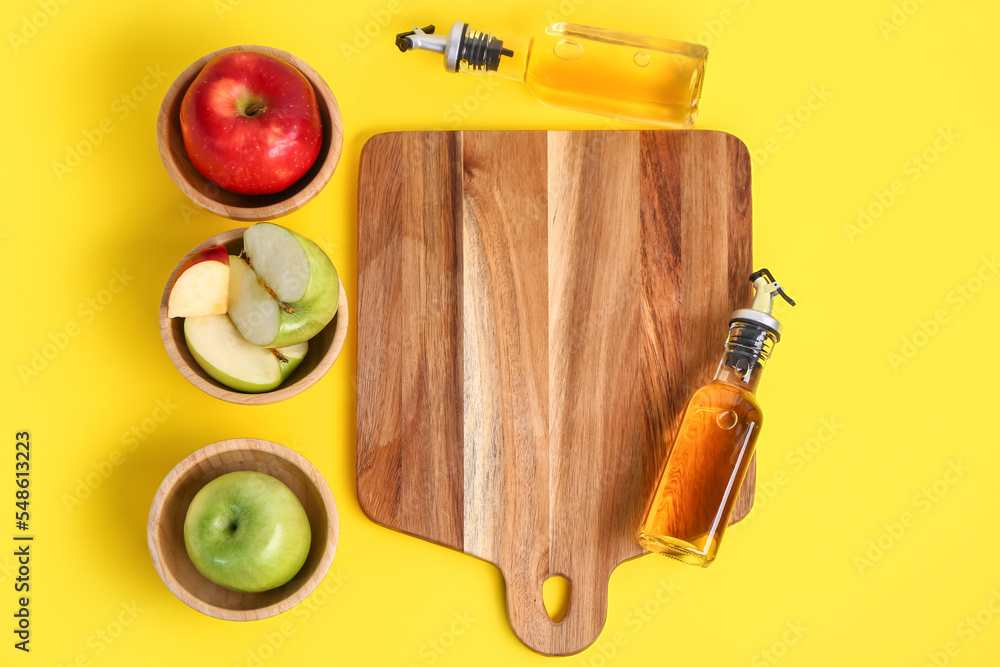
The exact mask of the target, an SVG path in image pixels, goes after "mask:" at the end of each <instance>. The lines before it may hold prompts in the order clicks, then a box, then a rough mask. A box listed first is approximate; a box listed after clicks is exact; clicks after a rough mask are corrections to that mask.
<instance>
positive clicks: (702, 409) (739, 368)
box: [639, 269, 795, 567]
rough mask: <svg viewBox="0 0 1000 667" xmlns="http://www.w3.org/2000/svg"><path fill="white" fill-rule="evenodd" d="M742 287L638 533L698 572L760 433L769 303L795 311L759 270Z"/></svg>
mask: <svg viewBox="0 0 1000 667" xmlns="http://www.w3.org/2000/svg"><path fill="white" fill-rule="evenodd" d="M750 281H751V282H752V283H753V286H754V289H755V290H756V295H755V296H754V300H753V305H751V307H750V308H743V309H740V310H737V311H735V312H734V313H733V316H732V319H731V320H730V322H729V338H728V339H727V340H726V349H725V353H724V354H723V356H722V360H721V361H720V362H719V368H718V370H717V371H716V372H715V379H713V380H712V382H711V383H709V384H707V385H705V386H704V387H702V388H701V389H699V390H698V391H696V392H695V394H694V396H692V397H691V400H690V402H689V403H688V405H687V408H686V410H685V411H684V417H683V418H682V420H681V425H680V428H678V430H677V437H676V439H675V440H674V444H673V447H672V448H671V449H670V451H669V452H668V453H667V462H666V465H665V466H664V469H663V473H662V475H661V476H660V481H659V484H658V485H657V488H656V492H655V493H654V495H653V498H652V500H651V502H650V506H649V510H648V511H647V514H646V517H645V519H644V520H643V522H642V527H641V529H640V530H639V543H640V544H641V545H642V546H643V548H645V549H646V550H648V551H652V552H654V553H660V554H663V555H665V556H670V557H672V558H676V559H677V560H680V561H683V562H685V563H689V564H691V565H700V566H701V567H708V566H709V565H710V564H711V563H712V561H714V560H715V557H716V554H717V553H718V550H719V543H720V542H721V541H722V536H723V534H724V533H725V531H726V526H727V525H728V524H729V519H730V516H731V515H732V513H733V505H734V504H735V502H736V497H737V496H738V495H739V490H740V485H741V484H742V483H743V477H744V476H745V475H746V472H747V466H749V464H750V458H751V456H752V455H753V450H754V445H755V444H756V442H757V436H758V434H759V433H760V427H761V420H762V414H761V409H760V404H758V403H757V397H756V395H755V392H756V390H757V384H758V383H759V382H760V375H761V372H762V371H763V370H764V364H765V363H766V362H767V359H768V357H770V356H771V349H772V347H773V346H774V344H775V343H777V342H778V340H779V338H780V337H781V323H780V322H778V320H776V319H775V318H774V317H773V316H772V315H771V307H772V301H773V298H774V295H775V294H778V295H780V296H781V297H782V298H784V299H785V300H786V301H788V303H790V304H792V305H793V306H794V305H795V302H794V301H792V300H791V299H790V298H789V297H788V295H786V294H785V293H784V291H782V289H781V286H780V285H778V283H777V282H775V280H774V277H773V276H772V275H771V273H770V272H769V271H768V270H767V269H761V270H760V271H757V272H756V273H754V274H753V275H751V276H750Z"/></svg>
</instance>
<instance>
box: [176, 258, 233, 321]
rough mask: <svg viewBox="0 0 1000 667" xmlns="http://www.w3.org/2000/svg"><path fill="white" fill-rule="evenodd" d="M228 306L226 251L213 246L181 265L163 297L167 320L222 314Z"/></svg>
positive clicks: (227, 263) (227, 262)
mask: <svg viewBox="0 0 1000 667" xmlns="http://www.w3.org/2000/svg"><path fill="white" fill-rule="evenodd" d="M228 305H229V252H228V251H227V250H226V246H224V245H217V246H215V247H214V248H205V249H204V250H200V251H198V252H196V253H195V254H193V255H192V256H191V257H190V258H189V259H188V261H186V262H184V265H183V266H182V267H181V269H180V271H178V272H177V278H176V279H175V280H174V285H173V287H171V288H170V296H169V297H168V298H167V317H194V316H197V315H224V314H225V313H226V309H227V308H228Z"/></svg>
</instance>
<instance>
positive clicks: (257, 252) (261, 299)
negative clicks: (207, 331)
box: [229, 222, 340, 347]
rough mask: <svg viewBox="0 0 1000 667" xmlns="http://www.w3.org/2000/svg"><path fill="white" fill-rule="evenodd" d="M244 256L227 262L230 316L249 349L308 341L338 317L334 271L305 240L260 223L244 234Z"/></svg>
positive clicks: (292, 233) (338, 291) (338, 288)
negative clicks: (248, 344) (250, 347)
mask: <svg viewBox="0 0 1000 667" xmlns="http://www.w3.org/2000/svg"><path fill="white" fill-rule="evenodd" d="M243 252H244V255H245V259H244V258H243V257H242V256H241V257H231V258H230V278H229V316H230V317H231V318H232V320H233V324H235V325H236V328H237V329H239V332H240V333H241V334H243V337H244V338H246V339H247V340H248V341H250V342H251V343H253V344H254V345H261V346H264V347H281V346H284V345H295V344H296V343H301V342H303V341H307V340H309V339H310V338H312V337H313V336H315V335H316V334H317V333H319V331H320V330H321V329H322V328H323V327H325V326H326V325H327V324H329V323H330V320H332V319H333V316H334V315H336V314H337V305H338V302H339V300H340V281H339V278H338V276H337V269H336V268H334V266H333V262H331V261H330V258H329V257H327V255H326V253H325V252H323V249H322V248H320V247H319V246H318V245H316V244H315V243H313V242H312V241H310V240H309V239H307V238H304V237H302V236H299V235H298V234H296V233H295V232H293V231H292V230H290V229H285V228H284V227H281V226H279V225H275V224H273V223H270V222H261V223H257V224H256V225H253V226H252V227H250V228H249V229H247V230H246V231H245V232H244V233H243Z"/></svg>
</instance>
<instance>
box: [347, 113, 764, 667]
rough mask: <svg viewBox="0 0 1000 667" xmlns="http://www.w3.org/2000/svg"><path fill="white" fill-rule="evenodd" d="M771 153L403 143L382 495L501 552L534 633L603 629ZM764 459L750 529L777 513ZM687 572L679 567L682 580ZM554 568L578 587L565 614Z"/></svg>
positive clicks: (407, 514) (384, 337)
mask: <svg viewBox="0 0 1000 667" xmlns="http://www.w3.org/2000/svg"><path fill="white" fill-rule="evenodd" d="M752 271H753V267H752V266H751V218H750V156H749V153H748V151H747V148H746V146H745V145H743V143H741V142H740V141H739V140H738V139H736V138H735V137H733V136H731V135H728V134H724V133H721V132H706V131H684V132H682V131H668V130H651V131H631V132H629V131H624V132H621V131H619V132H610V131H609V132H597V131H591V132H396V133H390V134H381V135H377V136H375V137H372V138H371V139H370V140H369V141H368V142H367V144H366V145H365V147H364V150H363V152H362V156H361V170H360V178H359V192H358V458H357V464H358V469H357V475H358V499H359V501H360V503H361V507H362V509H363V510H364V511H365V513H366V514H367V515H368V516H369V517H371V518H372V519H373V520H374V521H376V522H378V523H380V524H383V525H385V526H388V527H390V528H394V529H396V530H401V531H403V532H406V533H410V534H412V535H416V536H418V537H422V538H425V539H428V540H431V541H433V542H437V543H439V544H443V545H445V546H449V547H452V548H455V549H458V550H460V551H464V552H465V553H468V554H472V555H474V556H478V557H479V558H483V559H485V560H487V561H489V562H491V563H495V564H496V565H497V567H499V568H500V570H501V571H502V573H503V576H504V580H505V582H506V587H507V615H508V618H509V619H510V623H511V626H512V627H513V629H514V632H515V633H516V634H517V636H518V637H519V638H520V639H521V641H523V642H524V643H525V644H527V645H528V646H529V647H531V648H532V649H534V650H536V651H539V652H541V653H546V654H551V655H564V654H570V653H575V652H577V651H581V650H583V649H584V648H586V647H587V646H588V645H589V644H590V643H591V642H593V641H594V640H595V639H597V637H598V635H599V634H600V632H601V629H602V627H603V626H604V622H605V618H606V615H607V595H608V579H609V577H610V575H611V571H612V570H613V569H614V568H615V567H616V566H617V565H618V564H619V563H621V562H622V561H624V560H627V559H629V558H632V557H634V556H638V555H640V554H641V553H643V552H642V550H641V549H640V547H639V546H638V543H637V541H636V532H637V530H638V527H639V523H640V520H641V517H642V513H643V511H644V509H645V506H646V503H647V501H648V499H649V496H650V495H651V493H652V490H653V486H654V484H655V482H656V479H657V477H658V473H659V470H660V467H661V466H662V464H663V462H664V459H665V457H666V453H667V448H668V446H669V444H670V443H671V442H672V439H673V434H674V432H675V429H676V427H677V425H678V421H679V419H680V416H681V413H682V411H683V409H684V406H685V404H686V401H687V399H688V397H689V396H690V395H691V393H692V392H693V391H694V390H695V389H697V388H698V387H699V386H701V385H702V384H704V383H706V382H708V381H709V380H711V378H712V376H713V374H714V372H715V367H716V365H717V363H718V360H719V358H720V356H721V353H722V348H723V342H724V341H725V337H726V332H727V331H728V323H729V316H730V313H731V312H732V311H733V310H735V309H737V308H742V307H746V306H747V304H749V303H750V297H751V291H752V290H751V286H750V282H749V280H748V277H749V275H750V273H751V272H752ZM754 481H755V468H754V465H753V464H751V469H750V472H749V473H748V474H747V478H746V481H745V483H744V485H743V489H742V492H741V495H740V499H739V501H738V502H737V505H736V510H735V513H734V520H738V519H740V518H742V517H743V516H745V515H746V513H747V512H748V511H749V510H750V506H751V505H752V503H753V489H754ZM675 567H682V566H681V565H679V564H676V563H674V562H673V561H669V560H664V561H663V568H664V570H669V569H671V568H675ZM551 575H561V576H564V577H566V578H567V579H569V581H570V585H571V594H570V602H569V607H568V610H567V612H566V615H565V617H564V618H563V620H562V621H561V622H560V623H555V622H553V621H552V620H551V619H550V618H549V616H548V614H547V613H546V611H545V608H544V605H543V602H542V584H543V582H544V581H545V580H546V579H547V578H548V577H549V576H551Z"/></svg>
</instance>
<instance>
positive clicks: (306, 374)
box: [160, 228, 348, 405]
mask: <svg viewBox="0 0 1000 667" xmlns="http://www.w3.org/2000/svg"><path fill="white" fill-rule="evenodd" d="M244 229H245V228H241V229H231V230H229V231H228V232H223V233H221V234H217V235H216V236H213V237H212V238H210V239H208V240H207V241H205V242H204V243H202V244H200V245H199V246H198V247H196V248H195V249H194V250H192V251H191V252H189V253H188V254H187V255H185V257H184V259H182V260H181V261H180V262H179V263H178V264H177V266H176V267H174V271H173V273H171V274H170V279H169V280H167V285H166V287H164V288H163V296H162V297H161V298H160V337H161V338H162V339H163V346H164V347H165V348H166V349H167V355H168V356H169V357H170V361H172V362H174V366H176V367H177V370H179V371H180V372H181V375H183V376H184V377H186V378H187V379H188V380H189V381H190V382H191V384H193V385H194V386H196V387H198V388H199V389H201V390H202V391H204V392H205V393H206V394H211V395H212V396H215V397H216V398H221V399H222V400H224V401H229V402H230V403H239V404H241V405H265V404H268V403H277V402H278V401H283V400H285V399H286V398H291V397H292V396H295V395H297V394H299V393H301V392H303V391H305V390H306V389H308V388H309V387H311V386H313V385H314V384H316V382H317V381H318V380H319V379H320V378H321V377H323V375H325V374H326V372H327V371H328V370H330V368H331V367H332V366H333V362H334V361H336V360H337V356H338V355H339V354H340V350H341V349H342V348H343V347H344V341H345V340H346V339H347V319H348V315H347V292H345V291H344V283H343V282H341V283H340V303H339V305H338V306H337V314H336V315H334V317H333V319H332V320H331V321H330V323H329V324H327V325H326V326H325V327H324V328H323V330H322V331H320V332H319V333H318V334H316V335H315V336H314V337H313V338H312V339H311V340H310V341H309V351H308V352H306V358H305V359H303V360H302V363H300V364H299V366H298V368H296V369H295V371H294V372H293V373H292V374H291V375H289V376H288V378H286V379H285V381H284V382H282V383H281V386H279V387H278V388H277V389H273V390H271V391H268V392H265V393H263V394H245V393H243V392H240V391H235V390H233V389H230V388H229V387H227V386H225V385H224V384H222V383H220V382H219V381H217V380H215V379H214V378H213V377H212V376H211V375H209V374H208V373H206V372H205V371H204V370H202V368H201V366H199V365H198V362H197V361H195V360H194V357H193V356H192V355H191V351H190V350H189V349H188V346H187V341H185V340H184V318H183V317H175V318H173V319H171V318H169V317H167V300H168V299H169V297H170V288H171V287H172V286H173V284H174V280H176V279H177V270H178V269H180V267H181V266H183V265H184V263H185V262H186V261H187V260H188V258H189V257H191V255H193V254H194V253H196V252H198V251H199V250H204V249H205V248H210V247H212V246H217V245H219V244H220V243H221V244H223V245H225V246H226V248H227V249H228V250H229V254H230V255H238V254H240V251H242V250H243V231H244Z"/></svg>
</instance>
